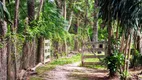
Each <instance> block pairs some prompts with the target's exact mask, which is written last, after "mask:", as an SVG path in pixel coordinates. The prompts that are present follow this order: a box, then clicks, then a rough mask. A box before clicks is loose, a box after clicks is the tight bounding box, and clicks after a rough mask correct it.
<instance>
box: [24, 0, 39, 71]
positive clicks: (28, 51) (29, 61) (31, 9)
mask: <svg viewBox="0 0 142 80" xmlns="http://www.w3.org/2000/svg"><path fill="white" fill-rule="evenodd" d="M27 8H28V21H27V22H28V23H29V26H30V27H32V26H33V24H32V23H31V22H32V21H33V20H34V17H35V0H27ZM26 40H27V38H26ZM36 56H37V54H36V40H35V38H34V39H32V40H31V42H30V41H25V42H24V45H23V56H22V60H23V62H22V68H23V69H27V68H29V67H33V66H35V64H36Z"/></svg>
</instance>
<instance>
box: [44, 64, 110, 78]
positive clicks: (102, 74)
mask: <svg viewBox="0 0 142 80" xmlns="http://www.w3.org/2000/svg"><path fill="white" fill-rule="evenodd" d="M79 64H80V63H79V62H78V63H73V64H67V65H63V66H57V67H56V68H55V69H53V70H51V71H49V72H46V73H45V74H44V75H42V78H43V79H44V80H107V76H108V75H107V74H108V71H107V70H98V69H90V68H85V67H79V66H78V65H79Z"/></svg>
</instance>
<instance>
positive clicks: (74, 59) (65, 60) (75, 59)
mask: <svg viewBox="0 0 142 80" xmlns="http://www.w3.org/2000/svg"><path fill="white" fill-rule="evenodd" d="M78 61H81V54H77V55H74V56H72V57H71V58H60V59H57V60H54V61H52V62H51V63H50V65H64V64H70V63H74V62H78Z"/></svg>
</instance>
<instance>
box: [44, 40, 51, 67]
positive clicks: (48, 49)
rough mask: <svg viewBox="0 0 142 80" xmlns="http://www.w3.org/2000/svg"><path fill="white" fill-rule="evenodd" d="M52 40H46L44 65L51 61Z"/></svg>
mask: <svg viewBox="0 0 142 80" xmlns="http://www.w3.org/2000/svg"><path fill="white" fill-rule="evenodd" d="M50 46H51V45H50V40H44V64H45V63H46V62H49V61H50V58H51V56H50V54H51V50H50Z"/></svg>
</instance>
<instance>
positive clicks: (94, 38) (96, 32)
mask: <svg viewBox="0 0 142 80" xmlns="http://www.w3.org/2000/svg"><path fill="white" fill-rule="evenodd" d="M97 4H98V1H97V0H95V1H94V25H93V42H97V41H98V26H97V20H98V19H97Z"/></svg>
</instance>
